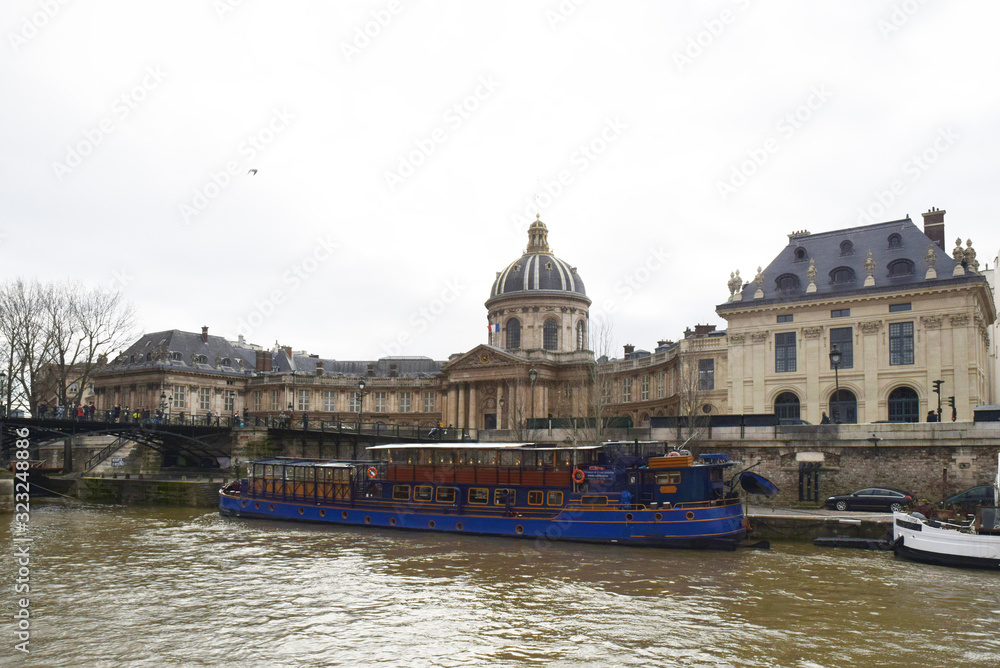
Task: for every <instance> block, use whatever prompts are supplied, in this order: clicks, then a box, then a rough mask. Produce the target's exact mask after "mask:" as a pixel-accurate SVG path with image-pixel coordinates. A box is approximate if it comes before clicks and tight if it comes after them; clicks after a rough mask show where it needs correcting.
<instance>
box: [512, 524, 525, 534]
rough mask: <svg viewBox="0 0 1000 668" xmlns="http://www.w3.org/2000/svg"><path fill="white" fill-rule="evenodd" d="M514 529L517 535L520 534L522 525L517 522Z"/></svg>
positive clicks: (522, 530)
mask: <svg viewBox="0 0 1000 668" xmlns="http://www.w3.org/2000/svg"><path fill="white" fill-rule="evenodd" d="M514 531H515V532H516V533H517V535H518V536H520V535H521V534H523V533H524V527H523V526H521V525H520V524H518V525H517V526H516V527H514Z"/></svg>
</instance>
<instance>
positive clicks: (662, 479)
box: [656, 471, 681, 485]
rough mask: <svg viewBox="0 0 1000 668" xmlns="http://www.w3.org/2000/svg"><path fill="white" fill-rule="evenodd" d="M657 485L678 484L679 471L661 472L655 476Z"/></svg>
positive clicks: (679, 481) (679, 482)
mask: <svg viewBox="0 0 1000 668" xmlns="http://www.w3.org/2000/svg"><path fill="white" fill-rule="evenodd" d="M656 484H657V485H679V484H681V474H680V472H679V471H672V472H670V473H662V474H660V475H658V476H656Z"/></svg>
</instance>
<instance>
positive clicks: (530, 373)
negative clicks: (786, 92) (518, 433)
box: [528, 368, 538, 422]
mask: <svg viewBox="0 0 1000 668" xmlns="http://www.w3.org/2000/svg"><path fill="white" fill-rule="evenodd" d="M537 378H538V372H537V371H535V369H534V368H532V369H529V370H528V380H529V381H531V421H532V422H534V420H535V380H536V379H537Z"/></svg>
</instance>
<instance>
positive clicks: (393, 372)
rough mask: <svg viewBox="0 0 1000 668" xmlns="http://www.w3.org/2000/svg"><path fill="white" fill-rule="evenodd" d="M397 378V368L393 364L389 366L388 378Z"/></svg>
mask: <svg viewBox="0 0 1000 668" xmlns="http://www.w3.org/2000/svg"><path fill="white" fill-rule="evenodd" d="M397 376H399V367H398V366H397V365H396V363H395V362H393V363H392V364H390V365H389V378H396V377H397Z"/></svg>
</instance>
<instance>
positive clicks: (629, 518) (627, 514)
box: [625, 513, 632, 522]
mask: <svg viewBox="0 0 1000 668" xmlns="http://www.w3.org/2000/svg"><path fill="white" fill-rule="evenodd" d="M625 521H626V522H631V521H632V513H625Z"/></svg>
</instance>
